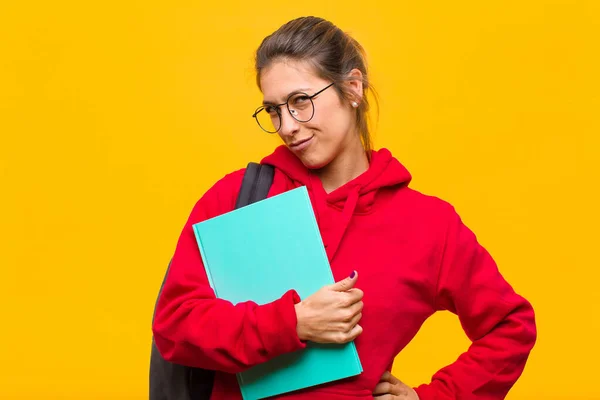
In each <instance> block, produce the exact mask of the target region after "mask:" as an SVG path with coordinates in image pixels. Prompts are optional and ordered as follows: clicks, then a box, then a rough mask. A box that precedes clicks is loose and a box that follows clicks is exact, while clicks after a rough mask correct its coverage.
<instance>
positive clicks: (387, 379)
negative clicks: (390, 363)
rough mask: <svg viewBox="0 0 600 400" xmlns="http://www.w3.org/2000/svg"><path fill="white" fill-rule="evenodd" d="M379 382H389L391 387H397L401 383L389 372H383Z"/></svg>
mask: <svg viewBox="0 0 600 400" xmlns="http://www.w3.org/2000/svg"><path fill="white" fill-rule="evenodd" d="M381 380H382V381H385V382H389V383H391V384H392V385H397V384H400V383H402V382H401V381H400V379H398V378H396V377H395V376H394V375H392V373H391V372H390V371H385V372H384V373H383V375H382V376H381Z"/></svg>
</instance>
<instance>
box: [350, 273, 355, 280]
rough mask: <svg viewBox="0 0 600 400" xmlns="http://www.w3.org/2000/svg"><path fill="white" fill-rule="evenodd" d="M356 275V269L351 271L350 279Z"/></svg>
mask: <svg viewBox="0 0 600 400" xmlns="http://www.w3.org/2000/svg"><path fill="white" fill-rule="evenodd" d="M355 276H356V271H352V273H351V274H350V279H353V278H354V277H355Z"/></svg>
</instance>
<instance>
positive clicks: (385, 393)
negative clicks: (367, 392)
mask: <svg viewBox="0 0 600 400" xmlns="http://www.w3.org/2000/svg"><path fill="white" fill-rule="evenodd" d="M373 396H374V398H375V399H377V400H419V396H418V395H417V392H415V391H414V389H413V388H411V387H410V386H407V385H405V384H404V383H402V382H401V381H400V380H399V379H398V378H396V377H395V376H394V375H392V374H391V373H390V372H389V371H385V373H384V374H383V375H382V376H381V379H380V380H379V383H378V384H377V386H375V390H373Z"/></svg>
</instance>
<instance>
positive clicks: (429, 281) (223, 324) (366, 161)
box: [153, 17, 536, 400]
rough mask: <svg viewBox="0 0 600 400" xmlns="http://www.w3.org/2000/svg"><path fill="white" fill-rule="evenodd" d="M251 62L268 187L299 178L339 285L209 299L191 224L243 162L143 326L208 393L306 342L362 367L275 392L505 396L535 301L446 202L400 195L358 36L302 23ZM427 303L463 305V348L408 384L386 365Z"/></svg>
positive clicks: (405, 181)
mask: <svg viewBox="0 0 600 400" xmlns="http://www.w3.org/2000/svg"><path fill="white" fill-rule="evenodd" d="M256 72H257V82H258V86H259V88H260V90H261V91H262V93H263V96H264V101H263V104H262V105H261V106H260V107H259V108H258V109H257V110H256V112H255V113H254V115H253V116H254V118H256V120H257V122H258V124H259V126H260V127H261V128H262V129H263V130H265V131H267V132H271V133H278V134H279V136H280V137H281V139H282V141H283V145H282V146H280V147H278V148H277V149H276V150H275V151H274V152H273V153H272V154H271V155H269V156H267V157H266V158H264V159H263V160H262V163H263V164H270V165H273V166H274V167H275V178H274V181H273V186H272V187H271V191H270V193H269V195H270V196H273V195H277V194H280V193H282V192H285V191H287V190H290V189H293V188H296V187H299V186H302V185H305V186H306V187H307V189H308V191H309V194H310V198H311V201H312V204H313V208H314V211H315V215H316V217H317V221H318V224H319V229H320V232H321V235H322V237H323V242H324V244H325V247H326V251H327V255H328V257H329V261H330V263H331V268H332V270H333V274H334V276H335V277H336V280H337V283H335V284H334V285H331V286H326V287H323V288H322V289H321V290H319V291H318V292H316V293H314V294H313V295H311V296H309V297H307V298H305V299H302V300H301V299H300V298H299V297H298V295H297V293H296V292H295V291H294V290H293V289H292V288H290V290H289V291H288V292H287V293H286V294H284V295H283V296H282V297H281V298H280V299H278V300H276V301H274V302H272V303H270V304H265V305H257V304H255V303H253V302H246V303H242V304H238V305H235V306H234V305H232V304H231V303H229V302H227V301H224V300H220V299H216V298H215V296H214V293H213V291H212V290H211V288H210V286H209V284H208V281H207V277H206V275H205V273H204V268H203V267H202V260H201V257H200V253H199V250H198V247H197V245H196V241H195V238H194V234H193V232H192V224H194V223H197V222H200V221H202V220H205V219H208V218H211V217H215V216H217V215H220V214H223V213H225V212H228V211H231V210H233V208H234V205H235V200H236V196H237V194H238V190H239V188H240V185H241V182H242V177H243V173H244V171H243V170H240V171H236V172H233V173H231V174H229V175H227V176H225V177H224V178H223V179H221V180H220V181H219V182H217V183H216V184H215V185H214V186H213V187H212V188H211V189H210V190H208V191H207V193H206V194H205V195H204V196H203V197H202V198H201V199H200V200H199V201H198V203H197V204H196V206H195V207H194V209H193V210H192V213H191V215H190V217H189V220H188V221H187V224H186V225H185V227H184V229H183V232H182V234H181V236H180V238H179V241H178V243H177V248H176V251H175V255H174V257H173V261H172V265H171V270H170V273H169V276H168V279H167V281H166V283H165V286H164V289H163V292H162V295H161V297H160V299H159V302H158V306H157V312H156V317H155V323H154V326H153V329H154V335H155V340H156V344H157V346H158V348H159V350H160V351H161V353H162V355H163V356H164V357H165V358H166V359H167V360H169V361H171V362H175V363H178V364H183V365H189V366H196V367H201V368H205V369H212V370H215V371H217V374H216V377H215V383H214V389H213V395H212V398H213V399H241V396H240V393H239V389H238V385H237V382H236V378H235V375H234V374H235V373H236V372H239V371H243V370H245V369H247V368H249V367H251V366H253V365H256V364H258V363H262V362H265V361H267V360H269V359H271V358H273V357H275V356H277V355H280V354H282V353H286V352H292V351H296V350H299V349H302V348H303V347H304V346H305V342H306V341H314V342H320V343H345V342H348V341H351V340H355V343H356V346H357V349H358V352H359V355H360V358H361V362H362V365H363V368H364V372H363V373H362V374H361V375H359V376H357V377H354V378H350V379H345V380H342V381H338V382H333V383H330V384H326V385H321V386H318V387H315V388H309V389H305V390H302V391H299V392H295V393H290V394H288V395H285V396H280V398H290V399H307V400H309V399H310V400H319V399H323V400H336V399H339V400H342V399H371V398H373V396H377V395H381V398H382V399H383V398H389V399H392V398H396V399H421V400H444V399H461V400H467V399H502V398H504V397H505V395H506V394H507V392H508V391H509V389H510V388H511V387H512V385H513V384H514V383H515V381H516V380H517V379H518V377H519V376H520V374H521V372H522V371H523V368H524V366H525V362H526V360H527V358H528V355H529V352H530V350H531V348H532V347H533V345H534V342H535V338H536V328H535V320H534V313H533V309H532V307H531V305H530V304H529V303H528V302H527V301H526V300H525V299H524V298H522V297H521V296H519V295H517V294H516V293H515V292H514V290H513V289H512V287H511V286H510V285H509V284H508V283H507V282H506V281H505V280H504V278H503V277H502V275H501V274H500V273H499V271H498V268H497V267H496V264H495V263H494V261H493V259H492V257H491V256H490V255H489V254H488V252H487V251H486V250H485V249H484V248H483V247H482V246H481V245H480V244H478V242H477V239H476V237H475V235H474V234H473V233H472V232H471V231H470V230H469V229H468V228H467V227H466V226H465V225H464V224H463V223H462V222H461V219H460V217H459V216H458V215H457V213H456V212H455V210H454V209H453V207H452V206H451V205H449V204H448V203H446V202H444V201H442V200H440V199H438V198H435V197H432V196H427V195H424V194H421V193H419V192H417V191H415V190H413V189H411V188H410V187H409V182H410V180H411V175H410V174H409V172H408V171H407V170H406V169H405V168H404V167H403V166H402V164H400V162H398V160H396V159H395V158H394V157H393V156H392V155H391V153H390V152H389V151H388V150H386V149H380V150H378V151H375V150H372V149H371V140H370V136H369V129H368V125H367V112H368V109H369V104H368V101H367V92H368V90H369V80H368V74H367V68H366V62H365V57H364V52H363V50H362V48H361V46H360V45H359V44H358V43H357V42H356V41H355V40H354V39H352V38H351V37H349V36H348V35H347V34H345V33H344V32H342V31H341V30H340V29H339V28H337V27H336V26H335V25H333V24H332V23H330V22H328V21H325V20H323V19H320V18H314V17H306V18H299V19H296V20H293V21H290V22H288V23H287V24H285V25H283V26H282V27H281V28H279V29H278V30H277V31H276V32H274V33H273V34H271V35H270V36H268V37H266V38H265V39H264V40H263V42H262V44H261V45H260V47H259V48H258V50H257V53H256ZM274 240H275V238H274ZM282 245H285V243H284V244H282ZM437 310H449V311H451V312H453V313H455V314H456V315H458V318H459V319H460V322H461V324H462V326H463V328H464V330H465V333H466V334H467V336H468V337H469V339H471V340H472V342H473V343H472V345H471V346H470V347H469V349H468V351H466V352H465V353H464V354H462V355H461V356H460V357H459V358H458V359H457V360H456V362H454V363H453V364H452V365H449V366H447V367H445V368H443V369H441V370H440V371H439V372H437V373H436V374H435V375H434V376H433V378H432V381H431V382H430V383H428V384H423V385H421V386H418V387H416V388H414V389H412V388H408V387H407V386H406V385H403V384H402V383H400V382H398V381H396V380H394V378H393V377H391V376H390V375H389V373H386V371H389V370H390V367H391V366H392V363H393V360H394V358H395V357H396V355H397V354H398V353H399V352H400V351H401V350H402V349H403V348H404V347H405V346H406V345H407V344H408V343H409V342H410V341H411V339H412V338H413V337H414V336H415V334H416V333H417V332H418V330H419V328H420V327H421V325H422V324H423V322H424V321H425V320H426V319H427V318H428V317H429V316H430V315H432V314H433V313H434V312H436V311H437ZM380 380H382V381H388V382H390V383H391V384H392V385H391V386H390V385H388V384H385V383H381V384H379V385H378V383H379V382H380ZM394 396H396V397H394ZM376 398H377V397H376Z"/></svg>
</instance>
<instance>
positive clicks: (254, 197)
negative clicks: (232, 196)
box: [235, 162, 275, 209]
mask: <svg viewBox="0 0 600 400" xmlns="http://www.w3.org/2000/svg"><path fill="white" fill-rule="evenodd" d="M274 175H275V168H273V166H272V165H268V164H264V165H263V164H257V163H253V162H251V163H248V166H247V167H246V172H245V173H244V179H243V180H242V187H241V188H240V193H239V194H238V198H237V201H236V203H235V208H236V209H237V208H240V207H244V206H247V205H249V204H252V203H255V202H257V201H260V200H263V199H266V198H267V195H268V194H269V189H271V184H272V183H273V177H274Z"/></svg>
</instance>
